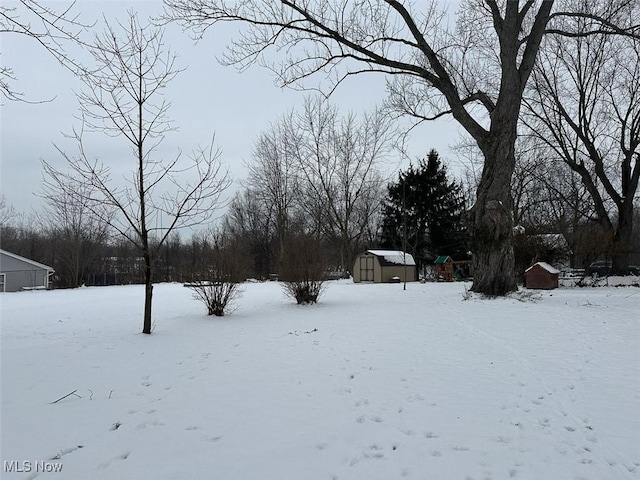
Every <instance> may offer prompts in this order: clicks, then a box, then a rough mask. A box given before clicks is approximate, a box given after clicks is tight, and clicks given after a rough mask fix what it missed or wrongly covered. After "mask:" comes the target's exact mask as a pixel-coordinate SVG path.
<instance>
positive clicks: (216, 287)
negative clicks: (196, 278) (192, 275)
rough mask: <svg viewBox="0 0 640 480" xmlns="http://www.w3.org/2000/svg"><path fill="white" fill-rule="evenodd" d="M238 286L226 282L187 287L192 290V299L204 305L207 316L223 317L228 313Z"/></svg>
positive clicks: (197, 284)
mask: <svg viewBox="0 0 640 480" xmlns="http://www.w3.org/2000/svg"><path fill="white" fill-rule="evenodd" d="M238 285H239V284H237V283H233V282H228V281H227V282H198V283H191V284H189V285H188V287H189V288H190V289H191V290H193V292H194V294H193V296H194V298H195V299H196V300H200V301H201V302H202V303H204V304H205V306H206V307H207V314H208V315H215V316H216V317H223V316H224V314H225V313H228V309H229V307H230V306H231V302H232V300H233V299H234V298H236V297H237V295H238V293H239V290H238Z"/></svg>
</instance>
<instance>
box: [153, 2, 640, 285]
mask: <svg viewBox="0 0 640 480" xmlns="http://www.w3.org/2000/svg"><path fill="white" fill-rule="evenodd" d="M164 1H165V5H166V6H167V12H166V14H165V19H168V20H175V21H178V22H181V23H182V24H183V25H184V26H186V27H189V28H191V29H192V31H193V32H194V34H195V35H196V36H197V37H202V36H203V35H204V33H205V32H206V30H207V29H208V28H209V27H211V26H212V25H215V24H216V23H224V22H228V21H236V22H242V23H243V24H244V26H245V27H246V28H245V29H243V30H242V31H241V33H240V35H239V36H238V37H237V38H236V39H235V40H234V41H233V43H232V44H231V46H230V47H229V49H228V51H227V54H226V56H225V58H224V59H223V60H224V61H225V62H226V63H228V64H233V65H236V66H238V67H240V68H241V69H243V68H246V67H247V66H249V65H251V64H252V63H255V62H261V63H263V64H266V65H267V66H268V67H269V68H271V69H272V70H273V71H274V72H275V75H276V77H277V79H278V81H279V83H280V84H282V85H296V86H298V87H302V88H305V87H309V83H310V82H311V81H312V79H313V78H316V79H318V81H321V80H322V79H325V78H327V77H328V78H329V79H330V80H332V81H331V82H330V85H329V92H330V91H332V89H334V88H335V87H336V86H337V85H338V84H340V83H341V82H342V81H343V80H345V79H347V78H350V77H353V76H354V75H358V74H363V73H374V72H375V73H377V74H383V75H386V76H387V77H388V78H389V79H390V82H389V84H390V93H391V97H390V105H391V106H392V107H393V108H395V109H396V110H397V111H399V112H401V113H406V114H408V115H411V116H413V117H415V118H416V119H418V121H426V120H432V119H437V118H440V117H443V116H447V115H449V116H452V117H453V118H454V119H455V121H456V122H458V123H459V124H460V125H461V126H462V127H463V128H464V129H465V130H466V131H467V133H468V134H469V135H470V136H471V137H472V138H473V139H474V141H475V142H476V143H477V145H478V147H479V148H480V150H481V151H482V153H483V157H484V168H483V171H482V175H481V178H480V182H479V185H478V189H477V192H476V195H475V196H476V203H475V205H474V206H473V208H472V210H471V215H470V227H471V228H470V230H471V232H470V233H471V236H472V242H471V243H472V251H473V253H474V267H475V268H474V272H475V274H474V282H473V286H472V290H473V291H476V292H481V293H485V294H489V295H504V294H506V293H508V292H510V291H513V290H515V289H516V288H517V283H516V277H515V272H514V252H513V231H512V230H513V229H512V227H513V220H512V218H511V211H512V208H511V205H512V198H511V191H510V187H511V176H512V173H513V169H514V165H515V141H516V136H517V127H518V120H519V115H520V107H521V104H522V96H523V92H524V90H525V87H526V85H527V83H528V80H529V77H530V75H531V72H532V69H533V67H534V65H535V63H536V57H537V55H538V50H539V48H540V45H541V43H542V41H543V39H544V37H545V35H547V34H555V35H601V34H611V33H621V34H629V35H638V33H639V31H638V30H639V29H638V26H637V22H636V21H635V20H634V19H628V21H629V22H631V23H630V24H629V23H627V24H624V25H618V24H616V23H614V22H612V21H610V18H611V17H612V15H613V13H615V10H617V9H618V8H619V7H620V6H621V5H623V4H625V3H630V2H635V1H637V0H626V1H624V0H620V1H617V2H605V1H601V2H598V3H597V6H598V8H597V9H596V10H595V11H594V12H593V13H592V14H590V15H589V17H590V18H591V20H592V22H591V24H590V26H589V28H587V29H586V30H584V31H580V32H575V31H563V30H562V29H561V28H560V26H557V22H558V21H559V20H561V19H562V18H564V17H567V16H573V15H580V13H579V12H578V11H576V10H575V8H573V7H572V3H571V2H566V5H565V2H560V1H558V2H555V1H554V0H542V1H539V2H536V1H534V0H510V1H498V0H465V1H463V2H462V4H461V7H460V10H459V15H458V23H457V25H456V27H455V29H453V28H452V27H449V26H448V23H447V17H446V15H445V14H443V13H441V12H439V11H438V9H437V8H436V6H435V4H434V3H432V2H429V3H425V2H417V3H409V2H400V1H397V0H364V1H352V0H333V1H330V0H309V1H305V2H298V1H294V0H280V1H273V0H246V1H243V2H227V1H225V0H164ZM556 3H557V5H556ZM565 7H566V8H565ZM556 27H558V28H556ZM274 50H275V51H276V52H280V53H281V52H287V54H286V55H280V56H278V57H276V58H272V57H270V56H269V54H270V52H273V51H274ZM310 87H317V85H313V84H312V85H310Z"/></svg>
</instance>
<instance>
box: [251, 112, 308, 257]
mask: <svg viewBox="0 0 640 480" xmlns="http://www.w3.org/2000/svg"><path fill="white" fill-rule="evenodd" d="M291 115H292V114H289V115H287V116H285V117H283V119H282V121H280V122H276V123H274V124H272V125H271V126H270V127H269V128H268V129H267V131H265V132H263V133H262V134H261V135H260V137H259V138H258V140H256V142H255V145H254V147H253V154H252V162H251V163H250V164H249V165H248V167H249V178H248V180H247V185H248V187H249V188H250V189H251V190H252V191H253V192H255V194H256V195H257V196H258V197H259V198H260V199H261V200H262V201H263V202H264V205H265V206H266V207H267V208H269V209H270V210H272V211H273V215H269V216H268V218H271V219H272V220H273V221H274V222H275V225H274V227H275V234H276V237H277V242H278V248H279V255H282V254H283V252H284V244H285V240H286V235H287V233H288V231H289V226H290V220H291V216H292V209H293V208H294V207H295V206H296V204H299V202H296V192H297V187H296V178H297V177H296V171H297V168H298V165H297V164H298V162H297V159H296V158H295V156H294V154H293V149H292V147H291V145H290V142H291V141H292V135H293V132H289V131H287V128H288V127H290V126H291V121H290V118H291Z"/></svg>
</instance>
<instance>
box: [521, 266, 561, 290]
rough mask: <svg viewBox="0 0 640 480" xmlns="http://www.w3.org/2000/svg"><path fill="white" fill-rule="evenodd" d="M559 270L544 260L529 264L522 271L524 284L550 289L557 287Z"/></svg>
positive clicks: (530, 286) (528, 286)
mask: <svg viewBox="0 0 640 480" xmlns="http://www.w3.org/2000/svg"><path fill="white" fill-rule="evenodd" d="M559 275H560V270H558V269H556V268H553V267H552V266H551V265H549V264H548V263H546V262H538V263H535V264H533V265H531V266H530V267H529V268H527V269H526V270H525V272H524V284H525V286H526V287H527V288H540V289H544V290H551V289H554V288H558V276H559Z"/></svg>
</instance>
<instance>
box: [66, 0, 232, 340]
mask: <svg viewBox="0 0 640 480" xmlns="http://www.w3.org/2000/svg"><path fill="white" fill-rule="evenodd" d="M127 18H128V21H127V23H122V24H120V23H119V24H118V27H117V28H116V27H113V26H112V25H111V24H109V23H107V26H106V30H105V31H104V33H102V34H101V35H98V36H97V37H96V39H95V41H94V42H93V44H92V46H91V49H90V52H91V54H92V56H93V59H94V61H95V63H96V68H95V69H93V68H92V69H91V72H92V73H90V74H87V75H84V76H83V77H82V81H83V82H84V87H85V88H84V90H83V91H82V92H81V93H79V94H78V100H79V103H80V109H81V112H82V119H83V124H82V128H79V129H75V130H74V131H73V134H72V135H71V137H72V138H73V139H74V140H75V141H76V142H77V147H78V153H77V154H75V155H70V154H67V153H66V152H65V151H64V150H63V149H62V148H60V147H58V150H59V151H60V153H61V154H62V155H63V156H64V157H65V159H66V160H67V161H68V164H69V165H70V167H71V170H72V176H76V177H77V178H79V179H81V180H82V181H83V182H87V183H88V184H89V185H91V187H92V190H91V192H92V193H91V195H90V196H87V197H86V201H87V205H89V206H90V207H93V206H94V205H96V204H102V205H107V206H109V207H110V208H111V209H113V210H114V211H115V212H116V214H115V216H114V217H113V219H104V220H105V221H107V222H108V223H109V224H110V225H111V226H112V227H113V228H114V229H115V230H116V231H117V232H118V233H120V234H121V235H122V236H123V237H124V238H126V239H127V240H128V241H129V242H130V243H131V244H132V245H134V246H135V248H136V249H137V251H138V252H139V254H140V255H141V257H142V259H143V262H142V263H143V268H144V283H145V305H144V320H143V329H142V332H143V333H147V334H148V333H151V327H152V322H151V305H152V294H153V270H154V264H155V261H156V259H157V255H158V252H159V251H160V249H161V248H162V246H163V245H164V243H165V242H166V241H167V239H168V238H169V236H170V234H171V232H173V231H174V230H176V229H179V228H182V227H189V226H194V225H199V224H201V223H202V222H205V221H207V220H208V219H209V218H211V216H212V215H213V213H214V212H215V209H216V207H217V206H219V202H220V200H221V195H222V193H223V192H224V190H225V189H226V188H227V187H228V186H229V180H228V176H227V173H226V171H225V170H224V169H223V167H222V164H221V162H220V152H219V151H218V150H217V149H216V148H215V147H214V144H213V142H212V143H211V144H210V145H209V146H208V147H206V148H198V149H197V150H195V151H194V153H193V154H192V155H191V156H190V157H189V159H188V160H187V161H184V160H183V159H182V157H181V155H180V154H177V155H176V156H175V157H173V159H171V160H168V161H165V160H163V159H162V158H161V157H160V155H159V153H158V146H159V144H160V143H161V142H162V140H163V139H164V138H165V136H166V134H167V133H169V132H170V131H171V130H173V128H172V126H171V124H170V121H169V119H168V116H167V112H168V109H169V102H168V101H167V100H166V99H165V97H164V89H165V88H166V87H167V85H168V84H169V82H170V81H171V80H172V79H173V78H175V76H176V75H177V74H178V73H179V71H180V70H179V69H178V68H177V67H176V65H175V61H176V56H175V54H174V53H173V52H171V50H170V49H169V48H168V47H167V46H166V45H165V43H164V38H163V31H162V29H161V28H158V27H154V26H151V25H142V24H140V22H139V20H138V18H137V16H136V14H135V13H133V12H129V13H128V17H127ZM86 131H90V132H99V133H102V134H105V135H107V136H110V137H114V138H117V139H120V140H122V141H124V142H125V143H126V144H128V146H129V147H130V148H131V153H132V155H131V166H132V169H131V176H130V177H129V178H125V181H126V183H125V184H124V185H121V184H118V183H116V182H114V181H113V179H112V178H111V166H110V165H108V164H106V163H103V162H100V161H98V160H94V159H92V158H91V157H89V155H88V154H87V151H86V147H85V144H86V142H85V140H84V139H85V132H86ZM72 176H70V178H72ZM94 211H96V212H97V210H94ZM98 213H99V212H98Z"/></svg>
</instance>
